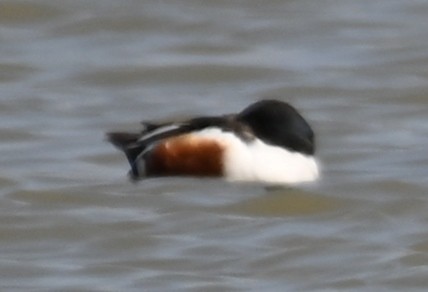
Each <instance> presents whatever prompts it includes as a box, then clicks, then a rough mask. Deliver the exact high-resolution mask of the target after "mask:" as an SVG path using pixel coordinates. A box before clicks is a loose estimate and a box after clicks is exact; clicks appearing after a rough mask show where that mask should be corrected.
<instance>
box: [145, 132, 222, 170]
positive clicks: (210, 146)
mask: <svg viewBox="0 0 428 292" xmlns="http://www.w3.org/2000/svg"><path fill="white" fill-rule="evenodd" d="M223 152H224V147H223V146H222V145H221V144H220V143H219V142H218V141H216V140H214V139H211V138H204V137H198V136H195V135H192V134H188V135H181V136H177V137H173V138H170V139H166V140H164V141H162V142H160V143H159V144H157V145H156V146H155V148H154V149H153V150H151V151H150V153H148V155H147V158H146V175H147V176H212V177H216V176H222V175H223V163H222V158H223Z"/></svg>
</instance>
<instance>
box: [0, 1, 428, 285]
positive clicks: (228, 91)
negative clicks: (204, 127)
mask: <svg viewBox="0 0 428 292" xmlns="http://www.w3.org/2000/svg"><path fill="white" fill-rule="evenodd" d="M427 15H428V2H426V1H418V0H409V1H394V0H375V1H334V0H321V1H305V0H300V1H275V0H272V1H262V2H261V1H251V0H250V1H174V2H173V1H132V0H125V1H106V0H104V1H101V0H92V1H76V0H73V1H71V0H70V1H48V0H40V1H0V88H1V90H0V91H1V96H0V136H1V143H0V165H1V168H0V238H1V241H0V278H1V281H0V287H1V290H2V291H3V290H4V291H13V290H25V289H27V290H31V291H119V290H120V291H296V290H300V291H308V290H328V291H331V290H343V289H346V290H365V291H382V290H387V291H390V290H397V291H408V290H426V287H427V286H428V277H427V275H428V232H427V229H426V226H427V223H428V215H427V214H428V213H427V212H426V210H427V207H428V199H427V190H428V188H427V187H428V183H427V180H426V176H427V173H428V168H427V167H428V155H427V151H426V145H427V144H428V126H427V125H428V123H427V114H426V113H427V110H428V85H427V84H428V82H427V81H428V80H427V78H428V77H427V76H428V69H427V68H428V51H427V50H426V48H427V47H428V29H427V27H426V24H425V23H426V18H427ZM261 97H276V98H280V99H282V100H286V101H289V102H291V103H292V104H293V105H294V106H296V107H297V108H298V109H299V110H301V111H302V112H303V114H304V115H305V116H306V117H307V118H308V120H309V121H310V122H311V124H312V125H313V126H314V129H315V131H316V133H317V138H318V155H319V158H320V160H321V161H322V173H323V175H322V176H323V177H322V179H321V180H320V181H319V182H317V183H314V184H309V185H303V186H299V187H293V188H286V189H274V188H264V187H262V186H257V185H241V184H229V183H226V182H223V181H219V180H198V179H190V178H186V179H182V178H173V179H151V180H147V181H143V182H140V183H137V184H134V183H131V182H129V181H128V180H127V178H126V172H127V170H128V166H127V163H126V161H125V159H124V158H123V157H122V156H121V154H120V153H119V152H118V151H116V150H115V149H113V147H111V145H108V144H107V143H106V142H105V141H104V137H103V135H104V132H105V131H107V130H134V129H138V127H139V124H138V121H140V120H143V119H146V120H149V119H153V118H165V117H169V116H188V115H192V114H217V113H218V114H220V113H228V112H234V111H238V110H240V109H242V108H243V107H245V106H246V105H247V104H249V103H251V102H253V101H255V100H257V99H259V98H261Z"/></svg>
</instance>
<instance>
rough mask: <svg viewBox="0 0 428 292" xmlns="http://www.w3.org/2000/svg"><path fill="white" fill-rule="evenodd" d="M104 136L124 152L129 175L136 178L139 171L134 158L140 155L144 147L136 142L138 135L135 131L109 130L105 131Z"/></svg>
mask: <svg viewBox="0 0 428 292" xmlns="http://www.w3.org/2000/svg"><path fill="white" fill-rule="evenodd" d="M106 136H107V140H108V141H109V142H110V143H112V144H113V145H114V146H116V147H117V148H119V149H120V150H122V151H123V152H124V153H125V155H126V158H127V159H128V162H129V165H130V166H131V172H130V174H131V177H132V178H137V177H138V175H139V173H138V167H137V161H136V160H137V158H138V155H140V153H141V152H142V151H143V150H144V148H145V147H144V146H142V145H138V144H137V141H138V139H139V136H140V135H139V134H135V133H125V132H110V133H107V135H106Z"/></svg>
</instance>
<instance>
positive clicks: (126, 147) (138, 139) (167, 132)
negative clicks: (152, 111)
mask: <svg viewBox="0 0 428 292" xmlns="http://www.w3.org/2000/svg"><path fill="white" fill-rule="evenodd" d="M142 124H143V126H144V129H143V130H142V131H141V132H140V133H127V132H110V133H107V137H108V140H109V141H110V142H111V143H112V144H113V145H115V146H116V147H118V148H119V149H120V150H122V151H123V152H124V153H125V155H126V157H127V159H128V161H129V164H130V165H131V170H130V176H131V178H133V179H138V178H144V177H157V176H203V177H224V178H226V179H228V180H230V181H247V182H251V181H253V182H262V183H268V184H292V183H299V182H307V181H313V180H316V179H317V178H318V173H319V171H318V165H317V161H316V159H315V158H314V153H315V144H314V132H313V131H312V129H311V127H310V125H309V124H308V123H307V122H306V120H305V119H304V118H303V117H302V116H301V115H300V114H299V112H298V111H297V110H296V109H295V108H294V107H292V106H291V105H290V104H288V103H286V102H282V101H279V100H262V101H258V102H256V103H253V104H251V105H249V106H248V107H247V108H245V109H244V110H243V111H241V112H240V113H237V114H228V115H222V116H201V117H195V118H191V119H187V120H181V121H170V122H162V123H156V122H143V123H142Z"/></svg>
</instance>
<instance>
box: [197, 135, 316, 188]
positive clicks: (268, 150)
mask: <svg viewBox="0 0 428 292" xmlns="http://www.w3.org/2000/svg"><path fill="white" fill-rule="evenodd" d="M199 134H201V135H204V136H207V137H210V138H216V139H218V140H219V141H222V143H223V145H224V146H225V149H226V150H225V154H224V155H225V156H224V173H225V176H226V178H227V179H228V180H231V181H259V182H266V183H277V184H293V183H300V182H308V181H314V180H316V179H317V178H318V176H319V171H318V164H317V161H316V160H315V158H314V157H313V156H309V155H305V154H302V153H299V152H292V151H289V150H286V149H284V148H281V147H277V146H272V145H269V144H266V143H264V142H263V141H261V140H259V139H255V140H253V141H250V142H245V141H242V140H241V139H240V138H239V137H236V136H235V135H234V134H233V133H228V132H223V131H221V130H220V129H214V128H213V129H206V130H203V131H201V132H199Z"/></svg>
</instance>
